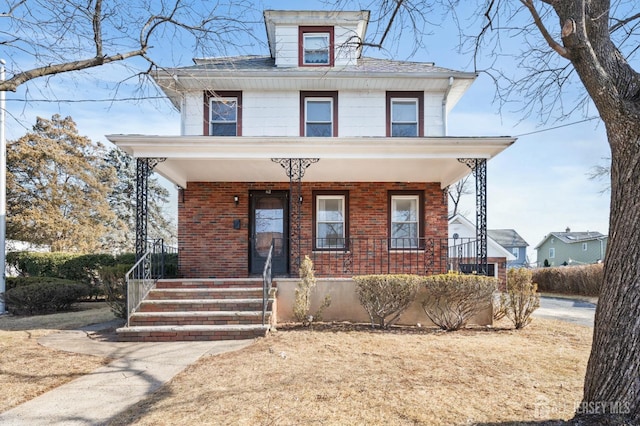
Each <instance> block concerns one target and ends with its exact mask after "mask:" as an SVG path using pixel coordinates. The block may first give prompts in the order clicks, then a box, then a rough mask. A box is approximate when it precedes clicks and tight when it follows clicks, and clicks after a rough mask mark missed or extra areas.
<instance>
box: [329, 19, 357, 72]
mask: <svg viewBox="0 0 640 426" xmlns="http://www.w3.org/2000/svg"><path fill="white" fill-rule="evenodd" d="M333 31H334V34H333V36H334V43H335V63H334V65H335V66H337V67H340V66H345V65H353V64H355V63H356V61H357V57H356V53H357V51H356V47H357V39H356V38H355V36H356V34H357V33H356V26H355V25H354V26H352V27H348V28H347V27H334V30H333Z"/></svg>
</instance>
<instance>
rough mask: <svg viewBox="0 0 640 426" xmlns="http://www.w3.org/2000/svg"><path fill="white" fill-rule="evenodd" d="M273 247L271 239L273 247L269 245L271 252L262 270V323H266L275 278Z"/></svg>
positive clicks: (272, 242) (272, 243) (272, 244)
mask: <svg viewBox="0 0 640 426" xmlns="http://www.w3.org/2000/svg"><path fill="white" fill-rule="evenodd" d="M273 247H274V241H271V247H269V254H268V255H267V259H266V260H265V262H264V269H263V270H262V325H265V317H266V315H267V304H268V303H269V296H270V293H271V283H272V278H273V272H272V271H273V269H272V265H273Z"/></svg>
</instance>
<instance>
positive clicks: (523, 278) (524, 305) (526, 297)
mask: <svg viewBox="0 0 640 426" xmlns="http://www.w3.org/2000/svg"><path fill="white" fill-rule="evenodd" d="M531 276H532V273H531V271H530V270H528V269H525V268H511V269H509V271H507V292H506V294H503V295H502V300H501V303H502V304H503V305H504V306H506V313H507V317H509V319H510V320H511V321H513V325H514V326H515V327H516V329H521V328H524V327H526V326H527V325H528V324H529V323H530V322H531V314H532V313H533V311H535V310H536V309H538V308H539V307H540V295H539V294H538V293H537V290H538V285H537V284H536V283H534V282H533V281H532V280H531Z"/></svg>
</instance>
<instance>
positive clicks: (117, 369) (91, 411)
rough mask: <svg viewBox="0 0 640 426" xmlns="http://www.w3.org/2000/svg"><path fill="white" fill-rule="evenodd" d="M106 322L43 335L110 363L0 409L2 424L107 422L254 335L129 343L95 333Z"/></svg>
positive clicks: (62, 346)
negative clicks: (207, 358)
mask: <svg viewBox="0 0 640 426" xmlns="http://www.w3.org/2000/svg"><path fill="white" fill-rule="evenodd" d="M110 327H113V324H110V323H105V324H99V325H97V326H93V327H87V328H83V329H82V330H69V331H63V332H60V333H56V334H52V335H49V336H46V337H43V338H42V339H40V341H39V343H41V344H42V345H44V346H48V347H51V348H54V349H59V350H63V351H68V352H76V353H82V354H89V355H97V356H103V357H109V358H112V359H113V360H114V361H113V362H111V363H110V364H109V365H107V366H105V367H101V368H98V369H97V370H95V371H93V372H92V373H90V374H88V375H86V376H82V377H80V378H78V379H76V380H73V381H71V382H69V383H67V384H64V385H62V386H59V387H57V388H55V389H53V390H51V391H49V392H47V393H45V394H42V395H40V396H39V397H37V398H34V399H32V400H30V401H28V402H26V403H24V404H22V405H19V406H17V407H15V408H13V409H11V410H9V411H6V412H4V413H2V414H0V424H2V425H29V426H31V425H98V424H105V423H107V422H108V421H109V420H110V419H112V418H113V417H114V416H115V415H117V414H119V413H121V412H122V411H124V410H125V409H127V408H128V407H129V406H131V405H133V404H135V403H137V402H138V401H140V400H142V399H144V398H145V397H146V396H147V395H149V394H151V393H152V392H154V391H155V390H157V389H158V388H160V387H161V386H162V385H164V384H165V383H167V382H168V381H169V380H171V379H172V378H173V377H174V376H175V375H176V374H178V373H180V372H181V371H182V370H184V369H185V368H186V367H187V366H188V365H190V364H192V363H193V362H195V361H196V360H197V359H198V358H200V357H202V356H203V355H215V354H220V353H224V352H229V351H235V350H239V349H242V348H244V347H246V346H248V345H250V344H251V343H252V342H253V340H235V341H214V342H167V343H125V342H114V341H108V340H104V339H100V338H92V337H91V335H92V332H95V331H99V330H102V329H106V328H110Z"/></svg>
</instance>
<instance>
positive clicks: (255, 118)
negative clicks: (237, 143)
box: [242, 92, 300, 136]
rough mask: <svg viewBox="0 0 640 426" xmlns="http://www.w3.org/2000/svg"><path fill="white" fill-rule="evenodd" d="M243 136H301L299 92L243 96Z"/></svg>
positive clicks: (245, 93)
mask: <svg viewBox="0 0 640 426" xmlns="http://www.w3.org/2000/svg"><path fill="white" fill-rule="evenodd" d="M242 103H243V107H242V135H243V136H300V92H243V93H242Z"/></svg>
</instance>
